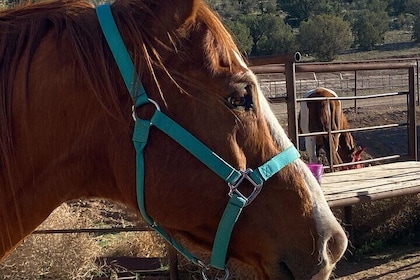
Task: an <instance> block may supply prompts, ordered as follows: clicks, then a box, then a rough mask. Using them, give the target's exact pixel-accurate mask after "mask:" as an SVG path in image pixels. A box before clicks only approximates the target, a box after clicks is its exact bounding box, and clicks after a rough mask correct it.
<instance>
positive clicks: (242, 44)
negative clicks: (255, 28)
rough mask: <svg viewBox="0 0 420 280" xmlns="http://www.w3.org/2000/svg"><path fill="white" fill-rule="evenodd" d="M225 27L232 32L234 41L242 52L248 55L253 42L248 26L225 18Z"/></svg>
mask: <svg viewBox="0 0 420 280" xmlns="http://www.w3.org/2000/svg"><path fill="white" fill-rule="evenodd" d="M224 23H225V26H226V27H227V29H228V30H229V31H230V32H231V33H232V35H233V37H234V38H235V42H236V44H237V46H238V48H239V50H241V51H242V53H243V54H245V55H249V54H251V51H252V45H253V44H254V43H253V41H252V37H251V31H250V30H249V28H248V26H246V25H245V24H244V23H242V22H240V21H231V20H227V21H225V22H224Z"/></svg>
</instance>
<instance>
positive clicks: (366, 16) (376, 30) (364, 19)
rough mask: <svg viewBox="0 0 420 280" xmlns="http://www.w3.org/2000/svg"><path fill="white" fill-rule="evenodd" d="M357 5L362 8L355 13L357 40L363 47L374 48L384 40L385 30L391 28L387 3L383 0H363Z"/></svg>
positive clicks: (366, 48)
mask: <svg viewBox="0 0 420 280" xmlns="http://www.w3.org/2000/svg"><path fill="white" fill-rule="evenodd" d="M357 5H358V6H359V8H360V9H359V10H357V11H356V12H355V13H354V15H353V18H354V19H355V20H354V23H353V31H354V33H355V36H356V40H355V42H356V44H358V45H359V48H361V49H364V50H372V49H373V48H374V47H375V45H377V44H380V43H382V42H383V41H384V36H385V32H387V31H388V30H389V25H388V24H389V16H388V13H387V12H386V8H387V7H386V3H385V2H383V1H381V0H373V1H367V0H362V1H359V2H358V3H357Z"/></svg>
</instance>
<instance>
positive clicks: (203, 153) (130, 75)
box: [96, 4, 299, 279]
mask: <svg viewBox="0 0 420 280" xmlns="http://www.w3.org/2000/svg"><path fill="white" fill-rule="evenodd" d="M96 13H97V16H98V20H99V23H100V25H101V28H102V32H103V34H104V36H105V38H106V40H107V42H108V45H109V48H110V49H111V52H112V53H113V55H114V58H115V60H116V62H117V65H118V67H119V70H120V72H121V75H122V77H123V79H124V82H125V84H126V87H127V90H128V92H129V93H130V96H131V98H132V100H133V103H134V106H133V117H134V120H135V125H134V132H133V143H134V146H135V149H136V166H137V167H136V178H137V184H136V191H137V202H138V207H139V209H140V212H141V214H142V216H143V218H144V219H145V221H146V222H147V223H148V224H149V226H150V227H151V228H152V229H154V230H156V231H157V232H158V233H160V234H161V235H162V236H163V237H164V238H165V239H166V240H167V241H168V242H169V243H170V244H171V245H172V246H173V247H174V248H175V249H177V250H178V251H179V252H180V253H181V254H182V255H184V256H185V257H186V258H187V259H189V260H190V261H192V262H193V263H195V264H196V265H199V266H200V267H202V269H203V273H202V274H203V277H204V278H205V279H207V277H206V275H205V273H206V270H208V269H209V268H210V267H214V268H217V269H220V270H225V271H226V274H225V278H227V277H228V275H229V272H228V270H227V267H226V254H227V249H228V246H229V241H230V237H231V234H232V231H233V227H234V225H235V223H236V221H237V219H238V218H239V215H240V214H241V211H242V209H243V208H244V207H245V206H247V205H248V204H250V203H251V202H252V200H254V199H255V197H256V196H257V195H258V193H259V192H260V191H261V189H262V186H263V183H264V182H265V181H267V180H268V179H269V178H270V177H272V176H273V175H274V174H276V173H277V172H279V171H280V170H281V169H282V168H283V167H285V166H286V165H288V164H290V163H291V162H293V161H295V160H296V159H297V158H299V152H298V151H297V150H296V148H295V147H294V146H291V147H289V148H287V149H286V150H284V151H283V152H281V153H280V154H278V155H276V156H274V157H273V158H272V159H270V160H269V161H267V162H265V163H264V164H263V165H261V166H260V167H258V168H257V169H255V170H252V169H247V170H245V171H242V170H237V169H235V168H234V167H232V166H231V165H230V164H229V163H227V162H226V161H224V160H223V159H222V158H221V157H219V156H218V155H217V154H215V153H214V152H212V151H211V150H210V149H209V148H208V147H206V146H205V145H204V144H203V143H202V142H201V141H200V140H198V139H197V138H196V137H194V136H193V135H192V134H191V133H189V132H188V131H186V130H185V129H184V128H183V127H181V126H180V125H179V124H177V123H176V122H175V121H173V120H172V119H171V118H169V117H168V116H167V115H165V114H164V113H163V112H161V111H160V108H159V106H158V105H157V103H156V102H154V101H153V100H151V99H149V98H148V97H147V94H146V91H145V90H144V88H143V86H142V85H141V82H140V79H139V77H138V75H137V72H136V70H135V67H134V64H133V62H132V60H131V57H130V54H129V53H128V50H127V48H126V47H125V44H124V41H123V39H122V38H121V35H120V32H119V30H118V27H117V25H116V24H115V21H114V18H113V16H112V12H111V7H110V5H109V4H105V5H102V6H99V7H97V9H96ZM147 103H152V104H154V105H155V107H156V110H155V112H154V114H153V116H152V117H151V119H150V120H143V119H139V118H137V116H136V114H135V109H136V108H139V107H141V106H142V105H144V104H147ZM152 126H154V127H156V128H158V129H159V130H161V131H162V132H164V133H165V134H167V135H168V136H170V137H171V138H172V139H173V140H175V141H176V142H178V143H179V144H180V145H181V146H182V147H184V148H185V149H186V150H188V151H189V152H190V153H191V154H193V155H194V156H195V157H196V158H197V159H199V160H200V161H201V162H202V163H203V164H205V165H206V166H207V167H208V168H210V169H211V170H212V171H213V172H215V173H216V174H217V175H218V176H219V177H221V178H222V179H223V180H225V181H226V182H227V183H228V185H229V193H228V194H229V196H230V199H229V202H228V204H227V206H226V208H225V211H224V213H223V216H222V218H221V220H220V222H219V226H218V229H217V232H216V236H215V239H214V244H213V250H212V255H211V259H210V264H209V265H206V264H205V263H204V262H203V261H201V260H200V259H199V258H198V257H196V256H194V255H193V254H191V253H190V252H189V251H188V250H187V249H186V248H184V247H182V246H181V245H180V244H179V243H178V242H176V241H175V240H173V239H172V238H171V237H170V236H169V235H168V234H167V233H166V231H165V230H164V229H163V228H162V227H161V226H160V225H159V224H157V223H156V222H155V221H154V220H153V218H152V217H150V216H149V215H148V214H147V211H146V207H145V197H144V176H145V174H144V156H143V151H144V148H145V147H146V144H147V140H148V135H149V130H150V127H152ZM245 179H246V180H248V181H249V182H251V183H252V185H253V186H254V190H253V192H252V193H251V194H250V195H249V196H245V195H243V194H242V193H241V192H240V191H239V190H238V187H239V185H240V184H241V182H242V181H243V180H245Z"/></svg>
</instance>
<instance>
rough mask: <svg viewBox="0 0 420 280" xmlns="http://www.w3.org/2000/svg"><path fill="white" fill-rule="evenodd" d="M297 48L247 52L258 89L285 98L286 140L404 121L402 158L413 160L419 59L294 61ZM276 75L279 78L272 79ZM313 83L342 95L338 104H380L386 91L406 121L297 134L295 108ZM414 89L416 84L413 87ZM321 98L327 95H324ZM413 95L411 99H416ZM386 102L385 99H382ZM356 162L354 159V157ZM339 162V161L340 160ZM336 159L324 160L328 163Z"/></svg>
mask: <svg viewBox="0 0 420 280" xmlns="http://www.w3.org/2000/svg"><path fill="white" fill-rule="evenodd" d="M299 59H300V55H299V54H298V53H295V54H289V55H282V56H271V57H263V58H261V57H259V58H250V59H249V60H250V64H251V68H252V70H253V71H254V72H255V73H256V74H257V76H258V78H259V80H260V83H261V86H262V90H263V93H264V94H265V95H266V96H267V97H268V98H269V99H271V100H273V101H274V102H286V104H287V118H288V133H289V137H290V138H291V140H292V142H293V143H294V144H295V145H296V147H297V148H298V149H299V137H305V136H310V135H320V134H324V135H329V137H330V138H331V135H332V134H333V133H341V132H345V131H349V132H355V131H366V130H376V129H386V128H391V127H399V126H405V127H407V134H408V136H407V138H408V153H407V155H408V158H409V159H414V160H417V146H418V145H417V129H416V110H415V109H416V108H415V106H416V103H417V104H418V103H419V98H418V94H417V96H416V94H415V92H416V88H417V89H418V86H419V71H418V68H419V59H411V60H396V59H394V60H381V61H361V62H342V63H297V62H298V61H299ZM276 79H279V80H276ZM317 87H326V88H330V89H333V90H334V91H336V92H337V93H338V95H339V97H337V98H328V99H339V100H343V104H344V107H351V108H354V110H355V111H356V110H357V108H358V104H359V103H360V104H362V103H363V101H365V102H364V103H363V104H367V103H366V100H368V99H369V100H375V101H374V102H371V103H372V104H375V105H377V104H381V102H383V101H379V99H381V98H389V97H392V98H393V101H392V104H393V105H395V104H396V103H399V104H406V105H407V122H404V123H398V124H388V125H382V126H374V127H364V128H356V129H348V130H341V131H328V132H319V133H310V134H300V133H299V130H298V113H299V108H300V102H302V101H306V100H307V99H304V98H302V97H303V94H304V93H305V92H307V91H308V90H311V89H315V88H317ZM417 92H418V90H417ZM325 99H327V98H325ZM416 101H417V102H416ZM382 104H386V103H382ZM401 156H405V155H402V154H395V155H389V156H385V157H379V158H375V159H371V160H367V161H362V162H361V163H365V162H366V163H367V162H372V161H381V160H387V159H396V158H399V157H401ZM359 163H360V162H359ZM344 165H345V164H344ZM340 166H342V165H333V164H330V168H331V169H333V167H340Z"/></svg>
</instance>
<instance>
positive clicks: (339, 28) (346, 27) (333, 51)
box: [297, 14, 353, 61]
mask: <svg viewBox="0 0 420 280" xmlns="http://www.w3.org/2000/svg"><path fill="white" fill-rule="evenodd" d="M297 41H298V43H299V45H300V47H301V49H302V51H307V52H309V53H311V54H312V55H314V56H315V57H316V58H318V59H319V60H321V61H330V60H333V59H334V57H335V56H336V55H337V54H338V51H339V50H343V49H347V48H349V47H350V45H351V44H352V42H353V36H352V32H351V28H350V23H349V22H347V21H344V20H343V19H342V18H341V17H338V16H334V15H327V14H322V15H317V16H313V17H311V18H309V20H308V21H305V22H302V23H301V25H300V28H299V34H298V35H297Z"/></svg>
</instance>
